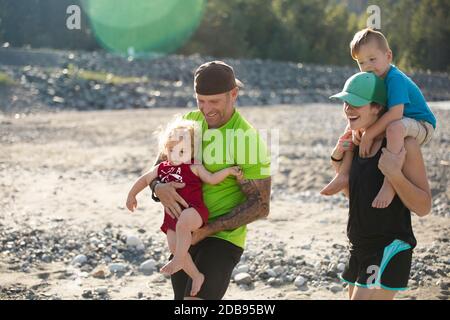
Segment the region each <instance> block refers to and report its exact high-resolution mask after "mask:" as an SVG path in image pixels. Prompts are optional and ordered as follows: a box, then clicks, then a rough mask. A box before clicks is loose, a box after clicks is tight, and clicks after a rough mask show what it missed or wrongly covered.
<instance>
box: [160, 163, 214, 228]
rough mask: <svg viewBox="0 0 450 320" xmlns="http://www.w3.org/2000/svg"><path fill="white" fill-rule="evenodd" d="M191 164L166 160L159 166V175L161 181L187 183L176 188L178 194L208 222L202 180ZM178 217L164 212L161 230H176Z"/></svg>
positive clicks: (204, 221)
mask: <svg viewBox="0 0 450 320" xmlns="http://www.w3.org/2000/svg"><path fill="white" fill-rule="evenodd" d="M190 167H191V164H185V163H182V164H180V165H178V166H175V165H172V164H170V163H169V162H168V161H164V162H162V163H160V164H159V166H158V177H159V179H160V180H161V182H164V183H167V182H172V181H175V182H180V183H185V184H186V185H185V186H184V188H182V189H176V190H177V192H178V194H179V195H180V196H181V197H182V198H183V199H184V200H185V201H186V202H187V203H188V205H189V207H190V208H194V209H195V210H197V212H198V213H199V214H200V216H201V218H202V220H203V224H205V223H207V222H208V215H209V212H208V208H206V205H205V203H204V202H203V191H202V180H200V178H199V177H197V176H196V175H195V174H194V173H193V172H192V170H191V168H190ZM176 224H177V219H174V218H172V217H171V216H170V215H169V214H168V213H167V212H164V222H163V224H162V226H161V230H162V232H164V233H167V229H171V230H173V231H176V227H175V226H176Z"/></svg>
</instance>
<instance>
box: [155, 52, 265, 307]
mask: <svg viewBox="0 0 450 320" xmlns="http://www.w3.org/2000/svg"><path fill="white" fill-rule="evenodd" d="M240 86H242V83H241V82H240V81H239V80H237V79H236V78H235V75H234V71H233V68H232V67H230V66H229V65H227V64H225V63H224V62H222V61H212V62H207V63H205V64H203V65H201V66H200V67H198V68H197V70H196V71H195V75H194V88H195V92H196V98H197V105H198V109H199V110H197V111H192V112H189V113H187V114H186V115H184V118H185V119H188V120H193V121H197V122H198V124H199V126H200V127H201V129H202V143H201V144H202V146H201V150H200V156H201V159H202V162H203V165H204V166H205V168H206V169H208V170H209V171H210V172H216V171H218V170H221V169H223V168H226V167H231V166H235V165H239V166H240V167H241V168H242V171H243V174H244V179H242V180H241V181H238V180H236V179H233V178H227V179H226V180H225V181H223V182H222V183H220V184H218V185H208V184H204V185H203V198H204V201H205V204H206V206H207V208H208V210H209V219H208V224H206V225H204V226H203V227H202V228H200V229H199V230H197V231H195V232H194V233H193V236H192V239H193V240H192V246H191V248H190V250H189V252H190V254H191V256H192V259H193V261H194V263H195V265H196V266H197V268H198V269H199V271H200V272H201V273H203V274H204V276H205V281H204V283H203V285H202V287H201V289H200V291H199V292H198V294H197V296H196V297H195V298H196V299H213V300H219V299H222V297H223V296H224V294H225V292H226V290H227V288H228V285H229V283H230V279H231V273H232V271H233V269H234V267H235V266H236V264H237V263H238V262H239V260H240V257H241V255H242V253H243V250H244V246H245V238H246V233H247V228H246V225H247V224H248V223H251V222H253V221H255V220H257V219H259V218H264V217H267V215H268V214H269V207H270V188H271V177H270V157H269V154H268V151H267V146H266V144H265V142H264V141H263V140H262V139H261V138H260V136H259V134H258V132H257V130H256V129H255V128H253V127H252V126H251V125H250V124H249V123H248V122H247V121H246V120H245V119H244V117H242V115H241V114H240V113H239V111H238V110H236V108H235V107H234V104H235V102H236V99H237V97H238V92H239V87H240ZM161 160H162V159H159V160H158V161H161ZM150 187H151V189H152V197H153V199H155V200H156V201H158V200H160V201H161V203H162V204H163V205H164V207H165V209H166V210H167V212H168V213H170V214H171V215H173V217H178V216H179V215H180V213H181V211H182V210H183V209H182V207H184V208H186V207H188V204H187V203H186V201H184V199H183V198H181V197H180V196H179V194H178V193H177V192H176V189H177V188H182V187H184V184H181V183H176V182H170V183H161V182H159V181H157V180H154V181H153V182H152V183H151V184H150ZM171 280H172V287H173V290H174V294H175V299H177V300H178V299H195V298H194V297H190V295H189V293H190V290H191V288H190V287H191V280H190V278H189V277H188V276H187V275H186V273H185V272H184V271H183V270H181V271H179V272H177V273H175V274H173V275H172V276H171Z"/></svg>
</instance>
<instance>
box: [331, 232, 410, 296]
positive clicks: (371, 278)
mask: <svg viewBox="0 0 450 320" xmlns="http://www.w3.org/2000/svg"><path fill="white" fill-rule="evenodd" d="M412 252H413V249H412V247H411V245H409V244H408V243H406V242H404V241H401V240H394V241H393V242H392V243H391V244H389V245H388V246H386V247H385V248H381V249H379V250H365V251H364V250H363V251H361V250H359V251H358V252H356V251H355V252H351V254H350V259H349V261H348V262H347V265H346V266H345V269H344V272H343V273H342V275H339V278H340V279H341V280H342V281H344V282H347V283H349V284H352V285H354V286H357V287H362V288H369V289H370V288H374V289H378V288H383V289H385V290H393V291H398V290H406V289H407V285H408V280H409V273H410V271H411V261H412Z"/></svg>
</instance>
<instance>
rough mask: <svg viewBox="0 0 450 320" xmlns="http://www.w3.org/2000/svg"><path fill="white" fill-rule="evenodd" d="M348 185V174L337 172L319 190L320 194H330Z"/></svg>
mask: <svg viewBox="0 0 450 320" xmlns="http://www.w3.org/2000/svg"><path fill="white" fill-rule="evenodd" d="M347 186H348V175H345V174H342V173H340V174H339V173H338V174H337V175H336V176H335V177H334V178H333V180H331V182H330V183H329V184H328V185H327V186H326V187H325V188H323V189H322V190H321V191H320V194H321V195H324V196H331V195H333V194H336V193H338V192H339V191H341V190H342V189H344V188H345V187H347Z"/></svg>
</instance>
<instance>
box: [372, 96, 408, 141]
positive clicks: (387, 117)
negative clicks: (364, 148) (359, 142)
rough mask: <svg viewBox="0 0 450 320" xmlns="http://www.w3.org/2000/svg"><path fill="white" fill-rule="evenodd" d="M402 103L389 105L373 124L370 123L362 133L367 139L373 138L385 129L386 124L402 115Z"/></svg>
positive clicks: (400, 117)
mask: <svg viewBox="0 0 450 320" xmlns="http://www.w3.org/2000/svg"><path fill="white" fill-rule="evenodd" d="M403 109H404V105H403V104H398V105H395V106H393V107H391V108H390V109H389V110H388V111H387V112H386V113H385V114H383V115H382V116H381V118H380V119H378V120H377V121H376V122H375V123H374V124H373V125H371V126H370V127H369V128H368V129H367V130H366V132H365V133H364V135H365V136H366V137H367V138H369V139H374V138H375V137H376V136H378V135H380V134H382V133H383V132H385V131H386V128H387V126H388V125H389V124H390V123H391V122H393V121H396V120H400V119H402V117H403Z"/></svg>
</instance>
